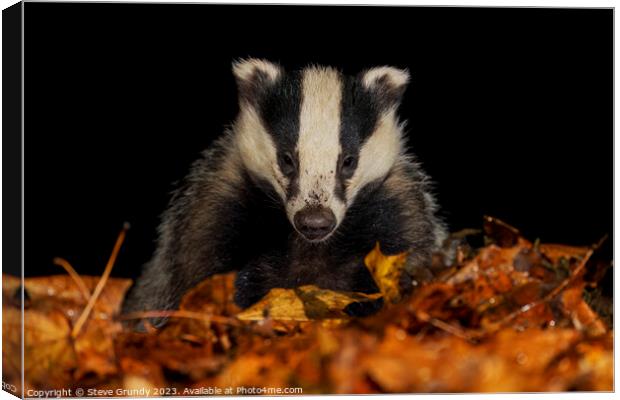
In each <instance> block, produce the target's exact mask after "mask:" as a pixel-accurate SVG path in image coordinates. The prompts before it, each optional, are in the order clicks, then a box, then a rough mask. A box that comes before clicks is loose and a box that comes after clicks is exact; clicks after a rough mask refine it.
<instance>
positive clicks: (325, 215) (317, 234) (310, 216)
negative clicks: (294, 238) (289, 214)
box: [293, 207, 336, 241]
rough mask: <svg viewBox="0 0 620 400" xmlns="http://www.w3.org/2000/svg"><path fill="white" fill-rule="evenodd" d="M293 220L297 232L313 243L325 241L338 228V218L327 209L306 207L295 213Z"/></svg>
mask: <svg viewBox="0 0 620 400" xmlns="http://www.w3.org/2000/svg"><path fill="white" fill-rule="evenodd" d="M293 220H294V223H295V228H296V229H297V231H299V233H301V234H302V235H303V236H304V237H305V238H306V239H308V240H311V241H318V240H321V239H324V238H325V237H327V236H328V235H329V234H330V233H332V231H333V230H334V228H335V227H336V216H335V215H334V213H333V212H332V210H330V209H329V208H325V207H305V208H303V209H302V210H300V211H298V212H297V213H295V217H294V218H293Z"/></svg>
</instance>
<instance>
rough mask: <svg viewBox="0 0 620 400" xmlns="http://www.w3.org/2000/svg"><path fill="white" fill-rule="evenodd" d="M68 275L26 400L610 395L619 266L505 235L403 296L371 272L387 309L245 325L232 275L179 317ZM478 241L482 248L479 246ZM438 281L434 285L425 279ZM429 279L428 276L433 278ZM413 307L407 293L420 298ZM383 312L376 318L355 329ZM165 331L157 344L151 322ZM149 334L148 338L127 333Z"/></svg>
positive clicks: (268, 316)
mask: <svg viewBox="0 0 620 400" xmlns="http://www.w3.org/2000/svg"><path fill="white" fill-rule="evenodd" d="M124 235H125V230H123V232H122V233H121V235H120V236H119V239H118V241H117V243H116V245H115V248H114V251H113V253H112V256H111V257H110V260H109V262H108V265H107V266H106V269H105V272H104V274H103V276H102V277H89V276H79V275H78V274H77V273H76V272H75V270H74V269H73V268H72V267H71V265H70V264H69V263H68V262H67V261H66V260H63V259H56V260H55V262H56V263H57V264H58V265H60V266H63V267H64V268H65V269H66V270H67V271H68V272H69V273H68V274H66V275H55V276H48V277H34V278H27V279H26V280H25V284H24V292H25V293H24V296H25V304H24V309H25V313H24V324H25V334H24V341H25V342H24V357H25V359H24V362H23V367H24V369H25V388H24V389H25V390H24V394H26V395H27V396H32V395H33V394H43V393H44V392H37V391H41V390H52V389H66V390H70V392H65V396H64V397H68V396H66V394H67V393H68V394H69V396H85V395H87V396H89V397H92V396H106V397H110V396H117V395H119V396H120V395H141V396H142V395H157V396H163V395H177V396H181V395H212V394H233V395H240V394H314V393H333V394H361V393H412V392H442V393H446V392H524V391H525V392H538V391H555V392H557V391H570V390H579V391H590V390H592V391H612V390H613V388H614V386H613V326H612V311H611V310H612V299H611V298H609V297H605V296H603V295H601V290H600V287H599V285H598V284H599V282H600V280H601V279H602V277H603V276H605V273H606V270H607V268H609V267H610V265H611V263H610V262H609V260H607V261H605V260H601V259H600V258H599V257H597V249H598V248H599V246H600V243H598V244H595V245H593V246H590V247H574V246H565V245H558V244H544V243H539V242H538V241H534V242H531V241H529V240H527V239H525V238H523V237H522V236H521V235H520V234H519V232H518V231H517V230H516V229H515V228H513V227H511V226H508V225H507V224H505V223H503V222H502V221H499V220H496V219H494V218H490V217H487V218H485V221H484V226H483V229H482V230H481V231H480V232H477V231H472V230H469V231H463V232H459V233H456V234H453V235H452V240H451V242H450V243H449V244H448V245H449V246H452V249H453V250H454V252H455V254H456V256H455V260H454V262H453V263H452V265H451V266H449V267H445V265H444V263H443V260H442V257H441V256H440V255H437V256H436V257H435V260H434V265H433V266H431V267H430V268H429V269H428V271H427V272H426V275H427V276H430V278H428V277H427V278H420V279H418V278H417V277H416V274H414V281H413V286H412V288H413V290H412V291H411V290H409V289H408V288H403V287H402V279H400V278H401V274H402V273H403V268H404V265H405V262H406V257H407V254H401V255H397V256H385V255H383V254H382V253H381V251H380V248H379V245H378V246H377V247H376V248H375V250H373V251H372V252H371V253H370V254H369V255H368V256H367V257H366V260H365V261H366V265H367V267H368V268H369V270H370V271H371V273H372V274H373V276H374V278H375V281H376V282H377V285H378V287H379V288H380V289H381V293H380V294H377V295H364V294H360V293H338V292H331V291H328V290H323V289H320V288H317V287H315V286H303V287H300V288H297V289H273V290H272V291H271V292H270V293H269V294H268V295H267V296H266V297H265V298H263V299H262V300H261V301H260V302H259V303H257V304H255V305H254V306H252V307H250V308H249V309H246V310H240V309H238V308H237V307H236V306H235V305H234V303H233V302H232V295H233V290H234V289H233V281H234V273H231V274H226V275H217V276H214V277H211V278H209V279H207V280H205V281H204V282H202V283H201V284H200V285H199V286H197V287H196V288H194V289H193V290H191V291H190V292H189V293H187V294H186V296H185V297H184V299H183V301H182V304H181V306H180V308H179V310H176V311H169V312H156V311H154V312H147V313H137V314H133V315H119V310H120V305H121V304H122V301H123V298H124V295H125V293H126V291H127V289H128V288H129V287H130V286H131V281H130V280H127V279H118V278H110V277H109V275H110V273H111V270H112V267H113V265H114V261H115V258H116V255H117V254H118V249H119V248H120V246H121V244H122V241H123V238H124ZM476 240H478V241H479V245H478V246H474V245H473V244H472V243H475V242H476ZM428 272H431V273H430V274H428ZM422 275H424V274H421V275H420V276H422ZM2 282H3V286H2V295H3V306H2V308H3V321H2V324H3V337H2V340H3V361H2V362H3V371H4V373H3V375H4V376H3V380H4V381H5V382H9V383H11V384H15V386H16V387H17V389H18V391H20V392H21V389H22V388H21V385H20V384H19V382H20V380H21V379H20V377H21V373H20V369H21V365H22V364H21V354H20V352H19V349H20V346H21V345H20V343H21V342H20V340H21V332H20V329H19V327H20V321H21V304H20V301H19V299H20V298H21V289H22V286H21V281H20V280H19V279H18V278H14V277H11V276H8V275H4V276H3V279H2ZM410 291H411V293H408V292H410ZM381 304H383V306H382V308H381V310H380V311H379V312H377V313H376V314H374V315H372V316H369V317H366V318H354V317H350V316H349V311H350V310H352V309H355V308H358V309H359V308H360V307H362V308H363V307H373V306H380V305H381ZM162 316H166V317H169V318H170V319H169V322H168V324H166V325H165V326H164V327H163V328H160V329H155V328H154V327H153V326H152V325H151V324H149V322H148V318H154V317H162ZM138 320H142V321H143V324H144V326H145V327H146V332H141V333H139V332H134V331H132V330H130V329H129V328H127V326H126V323H127V322H131V321H138Z"/></svg>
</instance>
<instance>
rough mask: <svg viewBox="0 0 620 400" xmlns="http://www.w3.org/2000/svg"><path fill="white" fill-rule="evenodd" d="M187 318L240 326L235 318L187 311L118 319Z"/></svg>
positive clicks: (149, 313)
mask: <svg viewBox="0 0 620 400" xmlns="http://www.w3.org/2000/svg"><path fill="white" fill-rule="evenodd" d="M170 317H172V318H187V319H196V320H201V321H204V322H208V323H210V322H218V323H222V324H229V325H234V326H240V323H239V321H238V320H236V319H235V318H230V317H224V316H221V315H209V314H203V313H199V312H195V311H187V310H169V311H137V312H132V313H129V314H125V315H121V316H119V317H118V319H120V320H122V321H126V320H131V319H144V318H170Z"/></svg>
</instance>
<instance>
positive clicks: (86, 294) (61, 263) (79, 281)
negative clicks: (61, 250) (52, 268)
mask: <svg viewBox="0 0 620 400" xmlns="http://www.w3.org/2000/svg"><path fill="white" fill-rule="evenodd" d="M52 262H53V263H54V265H58V266H59V267H63V268H64V269H65V271H67V273H68V274H69V276H70V277H71V279H73V282H75V284H76V285H77V287H78V289H79V290H80V293H81V294H82V297H84V300H86V301H88V299H89V298H90V290H88V287H86V284H85V283H84V281H83V280H82V278H81V277H80V275H79V274H78V273H77V272H76V271H75V269H73V267H72V266H71V264H69V261H67V260H65V259H64V258H61V257H55V258H54V259H53V260H52Z"/></svg>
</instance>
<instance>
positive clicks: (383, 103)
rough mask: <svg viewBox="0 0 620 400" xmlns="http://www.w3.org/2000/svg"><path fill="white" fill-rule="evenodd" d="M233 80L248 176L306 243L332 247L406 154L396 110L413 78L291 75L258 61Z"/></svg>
mask: <svg viewBox="0 0 620 400" xmlns="http://www.w3.org/2000/svg"><path fill="white" fill-rule="evenodd" d="M233 72H234V75H235V77H236V80H237V86H238V90H239V105H240V111H239V115H238V117H237V120H236V121H235V124H234V128H233V131H234V138H235V145H236V146H237V148H238V150H239V154H240V155H241V160H242V162H243V164H244V166H245V168H246V169H247V171H248V172H249V174H250V176H252V178H253V179H254V180H255V181H256V182H260V183H261V184H262V185H266V186H268V188H269V190H273V191H275V193H277V196H278V197H279V198H280V199H281V200H282V202H283V204H284V207H285V209H286V214H287V216H288V219H289V221H290V222H291V224H292V225H293V226H294V228H295V229H296V230H297V231H298V232H299V233H300V234H301V235H302V236H303V237H304V238H305V239H306V240H308V241H311V242H320V241H323V240H326V239H327V238H329V237H330V235H331V234H332V233H334V232H335V231H336V229H337V228H338V226H339V225H340V223H341V222H342V221H343V219H344V218H345V214H346V212H347V209H348V207H349V206H350V205H351V204H352V203H353V201H354V200H355V197H356V195H357V194H358V193H359V192H360V190H361V189H363V188H364V187H366V186H368V185H371V184H373V185H376V184H379V183H381V182H382V181H383V180H384V179H385V177H386V176H387V175H388V173H389V171H390V169H391V168H392V166H393V165H394V163H395V162H396V160H397V159H398V157H399V156H400V155H401V154H402V153H403V143H402V129H401V124H400V123H399V121H398V117H397V115H396V109H397V107H398V104H399V102H400V98H401V96H402V93H403V92H404V89H405V86H406V84H407V82H408V80H409V74H408V73H407V71H404V70H400V69H396V68H392V67H378V68H372V69H370V70H367V71H364V72H362V73H360V74H359V75H358V76H345V75H343V74H341V73H340V72H339V71H337V70H335V69H333V68H328V67H319V66H311V67H308V68H305V69H303V70H301V71H295V72H287V71H284V70H283V69H282V68H281V67H280V66H279V65H277V64H274V63H271V62H268V61H264V60H258V59H248V60H242V61H239V62H236V63H234V64H233Z"/></svg>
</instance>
